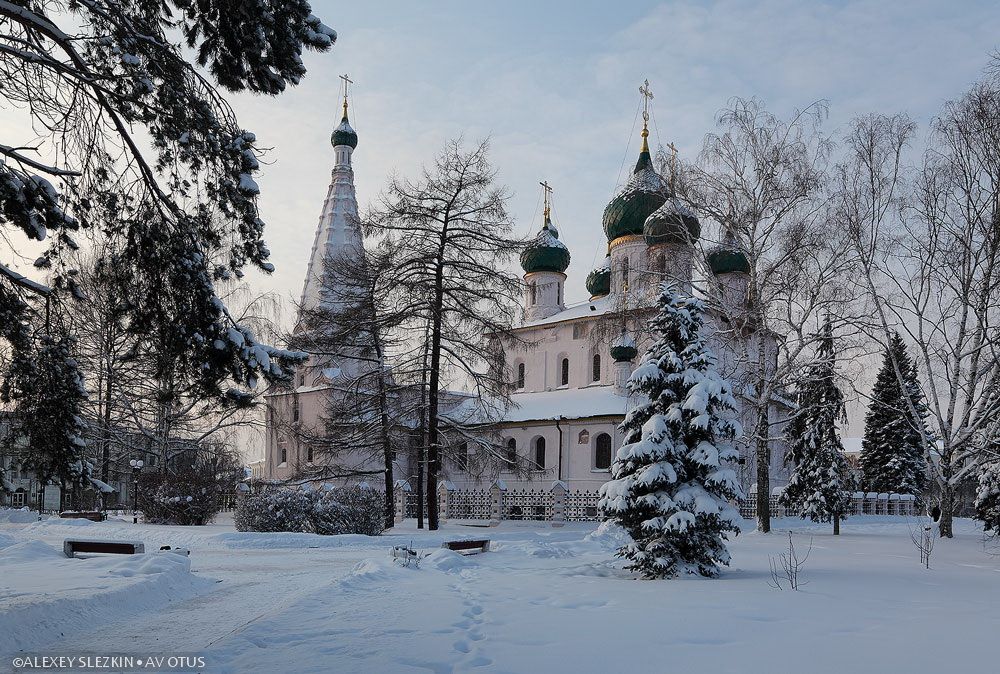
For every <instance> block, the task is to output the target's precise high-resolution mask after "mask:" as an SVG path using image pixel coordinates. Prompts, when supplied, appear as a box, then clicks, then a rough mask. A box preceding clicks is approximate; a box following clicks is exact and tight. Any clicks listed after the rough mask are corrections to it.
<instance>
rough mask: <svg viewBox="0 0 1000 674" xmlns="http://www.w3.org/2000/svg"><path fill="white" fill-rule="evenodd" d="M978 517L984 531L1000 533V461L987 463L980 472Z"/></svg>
mask: <svg viewBox="0 0 1000 674" xmlns="http://www.w3.org/2000/svg"><path fill="white" fill-rule="evenodd" d="M976 519H978V520H979V521H981V522H982V523H983V530H984V531H993V532H994V533H997V534H1000V461H994V462H992V463H987V464H986V465H985V466H983V468H982V472H981V473H980V474H979V489H978V490H977V491H976Z"/></svg>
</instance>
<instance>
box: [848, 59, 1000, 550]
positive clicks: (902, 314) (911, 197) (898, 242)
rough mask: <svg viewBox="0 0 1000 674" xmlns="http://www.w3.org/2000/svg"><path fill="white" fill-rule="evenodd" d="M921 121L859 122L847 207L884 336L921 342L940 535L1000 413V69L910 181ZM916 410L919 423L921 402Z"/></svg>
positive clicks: (943, 123)
mask: <svg viewBox="0 0 1000 674" xmlns="http://www.w3.org/2000/svg"><path fill="white" fill-rule="evenodd" d="M912 130H913V125H912V123H910V122H909V121H908V120H906V119H905V118H901V117H895V118H886V117H876V116H873V117H867V118H862V119H860V120H858V121H857V122H856V124H855V128H854V131H853V133H852V134H851V136H849V139H848V146H849V148H850V150H851V153H850V156H849V158H848V160H847V161H846V163H845V166H844V168H843V169H842V171H841V178H840V182H841V190H840V191H841V192H842V193H843V196H842V198H841V203H842V208H841V211H842V213H843V221H844V222H845V223H846V224H847V225H848V229H849V230H850V231H851V234H852V237H853V239H854V242H855V246H856V248H857V249H858V251H859V253H860V254H859V258H860V260H861V262H862V264H863V269H864V275H863V277H862V278H863V280H864V283H865V284H866V289H867V291H868V293H869V295H870V297H871V300H872V302H873V304H874V306H875V307H876V314H875V315H876V317H877V327H878V328H880V329H881V331H882V338H883V339H884V340H887V339H888V335H889V334H890V333H891V331H893V330H898V331H899V332H900V333H901V334H903V335H905V337H906V339H907V341H908V342H910V343H911V344H912V345H913V346H914V347H915V350H916V353H917V361H918V362H919V364H920V365H921V368H920V370H921V380H920V385H921V389H922V392H923V395H924V398H925V399H926V404H927V409H928V411H929V416H928V418H927V424H928V426H929V430H927V431H922V432H923V435H924V444H925V447H926V448H927V459H928V466H929V469H930V471H931V474H932V477H933V479H934V482H935V485H936V488H937V491H938V495H939V496H938V498H939V500H940V509H941V517H940V520H939V534H940V535H941V536H944V537H949V538H950V537H951V536H952V535H953V532H952V519H953V517H954V511H955V498H956V490H957V489H958V487H959V486H960V485H961V484H962V483H963V482H964V481H966V480H968V479H969V478H970V476H971V474H972V471H974V470H975V468H976V465H977V462H978V456H979V454H980V453H981V452H982V450H983V448H984V447H985V446H987V445H988V443H989V436H990V433H991V429H992V428H993V426H992V422H993V421H994V420H995V419H996V417H997V415H998V414H1000V348H998V347H1000V80H998V79H997V78H990V79H986V80H984V81H982V82H979V83H977V84H976V85H975V86H974V87H973V88H972V89H971V90H970V91H969V92H968V93H966V94H965V95H964V96H962V97H961V98H960V99H958V100H956V101H952V102H949V103H948V104H947V105H946V106H945V108H944V111H943V112H942V115H941V116H940V117H939V118H938V119H937V120H936V121H935V122H934V126H933V133H932V135H931V138H930V145H929V147H928V149H927V151H926V152H925V154H924V158H923V162H922V164H921V165H920V166H919V168H917V169H916V171H915V174H916V175H915V178H914V180H913V182H912V185H907V184H904V182H903V176H904V173H905V171H904V167H903V163H902V159H901V157H902V156H903V154H904V149H905V147H906V145H907V143H908V141H909V139H910V137H911V135H912ZM894 369H895V371H896V376H897V379H898V380H899V381H901V382H902V381H903V373H902V372H901V371H900V364H899V363H894ZM908 411H909V413H910V415H911V419H913V420H914V425H915V427H917V428H918V429H919V428H920V427H921V426H920V423H919V421H918V419H919V418H920V411H919V410H917V409H915V408H914V406H913V404H912V403H908Z"/></svg>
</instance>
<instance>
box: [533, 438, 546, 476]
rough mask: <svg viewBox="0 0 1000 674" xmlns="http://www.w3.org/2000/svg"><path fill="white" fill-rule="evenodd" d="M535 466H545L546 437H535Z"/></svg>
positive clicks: (540, 467)
mask: <svg viewBox="0 0 1000 674" xmlns="http://www.w3.org/2000/svg"><path fill="white" fill-rule="evenodd" d="M535 467H537V468H538V469H539V470H542V469H544V468H545V438H535Z"/></svg>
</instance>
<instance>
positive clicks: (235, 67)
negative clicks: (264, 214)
mask: <svg viewBox="0 0 1000 674" xmlns="http://www.w3.org/2000/svg"><path fill="white" fill-rule="evenodd" d="M335 39H336V33H335V32H334V31H333V30H332V29H330V28H328V27H327V26H325V25H323V23H322V22H321V21H320V20H319V19H318V18H317V17H315V16H313V15H312V13H311V10H310V7H309V4H308V3H307V2H305V1H304V0H246V1H244V2H231V1H229V0H200V1H199V2H191V1H190V0H165V1H164V2H142V1H139V0H113V1H112V0H86V1H83V2H76V1H70V0H37V1H32V2H0V81H2V82H3V94H4V98H5V99H7V100H8V101H11V102H14V103H15V104H17V105H18V107H19V108H20V109H21V110H22V111H24V114H25V115H26V117H27V119H26V120H25V122H26V123H25V124H24V125H22V126H23V127H24V128H26V129H30V130H31V131H30V137H29V138H25V139H17V138H11V139H6V138H0V237H2V238H3V239H4V240H5V241H12V240H13V235H14V233H15V232H17V233H20V234H21V235H23V236H24V237H25V238H26V239H28V240H35V241H45V240H47V241H50V242H51V243H50V245H49V247H48V248H47V249H46V250H45V252H44V253H43V254H42V255H41V256H40V257H39V258H38V259H37V260H36V262H35V265H36V267H38V268H40V269H51V277H52V285H53V286H54V287H55V288H63V289H66V288H68V289H70V290H73V289H74V285H75V280H74V277H73V274H72V273H71V272H72V271H73V270H72V269H69V268H68V266H69V264H70V262H69V260H68V253H69V252H71V251H72V250H74V249H75V248H76V247H77V245H78V244H77V243H76V242H75V241H74V240H73V237H74V236H75V233H76V232H77V231H83V232H88V231H89V232H94V231H100V232H101V234H102V235H103V236H104V237H105V238H106V239H107V240H108V241H109V250H110V252H111V253H112V254H114V255H115V260H116V263H117V264H118V265H120V270H121V272H122V274H123V275H124V276H125V277H126V278H125V280H124V284H123V286H122V291H123V295H124V296H126V297H127V298H128V300H129V306H128V311H127V320H126V324H127V326H128V328H129V329H130V330H132V331H133V332H135V333H137V334H142V335H145V334H152V333H154V332H156V331H157V329H159V331H160V332H163V333H165V334H166V335H167V337H168V339H167V340H166V343H167V345H168V348H169V349H170V350H171V351H172V352H174V353H176V354H178V356H179V357H178V358H177V359H174V360H177V361H179V363H178V366H179V370H180V372H181V373H182V375H183V377H184V378H185V379H187V380H190V381H193V382H196V383H197V384H198V386H199V388H200V390H201V392H202V393H203V394H205V395H218V394H221V393H226V392H228V391H227V389H228V388H229V387H230V386H232V383H235V386H233V391H232V394H233V396H234V397H241V396H242V397H244V398H245V396H246V389H248V388H252V384H253V383H254V382H255V381H256V379H257V378H259V377H261V376H263V377H265V378H267V379H272V380H274V379H278V380H280V379H283V378H285V376H286V372H285V366H286V365H288V364H290V362H291V361H295V360H297V359H296V358H295V357H294V355H293V354H289V353H287V352H283V351H280V350H277V349H273V348H271V347H268V346H266V345H264V344H261V343H259V342H258V341H257V340H256V339H255V338H254V337H253V335H252V334H250V331H249V330H247V329H245V328H243V326H240V325H239V324H238V321H236V320H234V318H233V317H232V316H231V315H230V314H229V312H228V310H227V309H226V306H225V304H224V303H223V302H222V301H221V300H220V298H219V295H218V293H217V292H216V289H215V283H216V282H218V281H219V280H223V279H228V278H231V277H234V276H235V277H240V276H241V275H242V274H243V269H244V268H245V267H246V266H247V265H250V266H253V267H256V268H258V269H260V270H262V271H264V272H270V271H271V270H272V265H271V264H270V263H269V262H268V261H267V259H268V255H269V253H268V250H267V246H266V245H265V244H264V241H263V238H262V235H263V227H264V223H263V222H262V221H261V220H260V218H259V216H258V211H257V195H258V192H259V189H258V187H257V184H256V182H255V181H254V178H253V176H254V174H255V173H256V171H257V170H258V168H259V162H258V153H259V150H257V149H256V147H255V143H256V138H255V136H254V134H252V133H250V132H249V131H247V130H246V129H244V128H242V127H241V126H240V125H239V123H238V121H237V119H236V117H235V115H234V114H233V111H232V109H231V108H230V106H229V105H228V103H227V102H226V100H225V98H224V97H223V95H222V92H221V91H220V89H225V90H228V91H244V90H245V91H250V92H253V93H262V94H267V95H276V94H278V93H280V92H281V91H283V90H284V89H285V87H286V86H288V85H294V84H296V83H298V82H299V80H300V79H301V78H302V76H303V75H304V74H305V67H304V65H303V60H302V52H303V51H304V50H305V49H314V50H318V51H325V50H327V49H329V48H330V46H331V45H332V44H333V42H334V40H335ZM181 40H183V42H184V43H185V44H180V42H181ZM189 59H191V60H189ZM11 128H13V127H11ZM38 129H43V130H44V133H42V136H41V138H40V140H39V137H38V136H37V135H36V134H37V132H38V131H37V130H38ZM15 252H17V246H16V245H15ZM0 291H3V292H0V311H9V310H13V309H17V308H20V309H22V310H24V309H25V308H26V307H27V306H28V305H27V303H26V302H24V301H21V302H15V301H12V297H13V296H15V295H16V296H18V297H17V298H16V299H20V300H24V299H25V298H26V297H29V296H34V297H36V298H38V297H42V296H45V295H47V294H48V292H49V289H48V288H46V287H44V286H41V285H40V284H38V283H36V282H34V281H32V280H30V279H27V278H25V277H24V276H23V275H21V274H19V273H18V272H16V271H14V270H13V269H10V268H8V267H5V266H3V265H2V264H0Z"/></svg>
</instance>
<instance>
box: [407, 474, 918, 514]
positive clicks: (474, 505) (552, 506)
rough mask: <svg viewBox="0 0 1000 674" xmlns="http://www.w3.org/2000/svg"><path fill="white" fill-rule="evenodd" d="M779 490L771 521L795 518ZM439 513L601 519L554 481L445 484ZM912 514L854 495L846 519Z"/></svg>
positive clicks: (747, 509) (910, 500)
mask: <svg viewBox="0 0 1000 674" xmlns="http://www.w3.org/2000/svg"><path fill="white" fill-rule="evenodd" d="M396 486H397V488H396V519H397V521H399V520H402V519H403V518H404V517H415V516H416V494H415V493H414V492H413V491H412V490H411V489H410V487H409V485H408V484H406V483H402V482H400V483H397V485H396ZM780 493H781V492H780V488H777V489H775V490H774V492H773V493H772V494H771V496H770V498H769V501H770V509H771V516H772V517H790V516H791V517H794V516H796V513H793V512H791V511H788V510H786V509H785V508H784V507H783V506H781V505H780V504H779V503H778V496H779V495H780ZM437 496H438V513H439V515H440V517H441V519H459V520H540V521H567V522H596V521H598V520H600V519H601V517H600V512H599V511H598V507H597V504H598V501H599V500H600V496H599V495H598V493H597V492H596V491H581V490H573V489H570V488H569V487H568V486H567V485H566V484H565V483H564V482H559V481H556V482H553V483H552V486H551V487H550V488H548V489H545V488H544V487H540V488H536V489H529V488H520V489H508V488H507V487H506V486H505V485H504V484H503V483H498V484H494V485H493V486H492V487H490V488H488V489H487V488H482V489H458V488H457V487H455V486H454V485H453V484H452V483H450V482H442V483H441V484H440V485H439V486H438V494H437ZM738 505H739V510H740V516H742V517H743V518H744V519H753V518H755V517H756V516H757V495H756V494H750V495H749V498H747V499H746V500H744V501H740V502H739V504H738ZM916 514H918V513H917V501H916V499H915V498H914V497H913V496H912V495H909V494H876V493H874V492H870V493H865V492H855V493H854V494H853V497H852V499H851V509H850V511H849V512H847V513H845V515H899V516H912V515H916Z"/></svg>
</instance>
